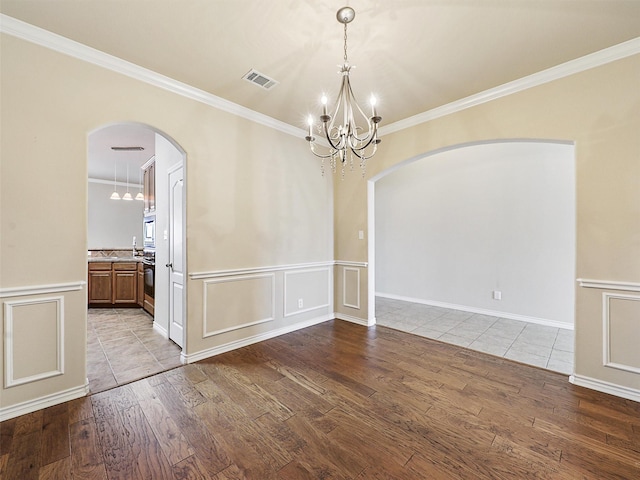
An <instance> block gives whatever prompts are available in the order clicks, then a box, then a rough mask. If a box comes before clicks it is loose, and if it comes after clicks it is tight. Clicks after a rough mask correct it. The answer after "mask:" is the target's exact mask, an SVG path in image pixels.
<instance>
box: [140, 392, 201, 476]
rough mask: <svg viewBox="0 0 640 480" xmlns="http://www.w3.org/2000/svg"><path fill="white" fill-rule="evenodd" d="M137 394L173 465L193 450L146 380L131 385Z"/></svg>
mask: <svg viewBox="0 0 640 480" xmlns="http://www.w3.org/2000/svg"><path fill="white" fill-rule="evenodd" d="M131 388H132V389H133V391H134V393H135V394H136V395H137V396H138V399H139V400H138V403H139V405H140V407H141V409H142V412H143V414H144V416H145V418H146V419H147V422H148V423H149V426H150V427H151V429H152V430H153V433H154V434H155V437H156V439H157V440H158V442H159V443H160V447H161V448H162V451H163V452H164V454H165V456H166V457H167V460H168V461H169V463H170V464H171V465H175V464H177V463H179V462H181V461H182V460H184V459H186V458H187V457H190V456H192V455H193V454H194V453H195V452H194V450H193V449H192V448H191V445H190V444H189V442H188V441H187V439H186V438H184V435H182V432H181V431H180V429H179V428H178V426H177V425H176V424H175V422H174V421H173V419H172V418H171V416H170V415H169V412H167V410H166V408H165V407H164V405H163V404H162V402H161V401H160V399H159V398H158V396H157V394H156V393H155V391H154V389H153V388H152V387H151V385H149V383H148V382H147V381H146V380H142V381H139V382H136V383H135V384H132V385H131Z"/></svg>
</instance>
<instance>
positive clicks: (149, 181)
mask: <svg viewBox="0 0 640 480" xmlns="http://www.w3.org/2000/svg"><path fill="white" fill-rule="evenodd" d="M141 168H142V178H143V182H142V183H143V189H144V212H145V213H150V212H155V210H156V160H155V157H152V158H151V160H149V161H148V162H147V163H145V164H144V165H143V166H142V167H141Z"/></svg>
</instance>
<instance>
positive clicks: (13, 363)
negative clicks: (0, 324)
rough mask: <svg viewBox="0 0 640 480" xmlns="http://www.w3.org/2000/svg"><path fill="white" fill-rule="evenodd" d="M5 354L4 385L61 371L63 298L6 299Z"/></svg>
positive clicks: (62, 369)
mask: <svg viewBox="0 0 640 480" xmlns="http://www.w3.org/2000/svg"><path fill="white" fill-rule="evenodd" d="M29 310H31V311H30V312H28V311H29ZM34 351H37V355H34ZM4 354H5V376H4V386H5V388H10V387H15V386H17V385H23V384H25V383H30V382H36V381H38V380H44V379H46V378H50V377H55V376H58V375H62V374H64V297H62V296H59V297H48V298H38V299H33V300H31V299H29V300H10V301H5V302H4Z"/></svg>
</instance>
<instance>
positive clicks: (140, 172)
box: [136, 168, 144, 202]
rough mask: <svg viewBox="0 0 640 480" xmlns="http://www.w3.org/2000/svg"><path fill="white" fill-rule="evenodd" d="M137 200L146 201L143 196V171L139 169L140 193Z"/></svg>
mask: <svg viewBox="0 0 640 480" xmlns="http://www.w3.org/2000/svg"><path fill="white" fill-rule="evenodd" d="M136 200H140V201H141V202H142V201H144V195H143V194H142V169H141V168H139V169H138V193H137V194H136Z"/></svg>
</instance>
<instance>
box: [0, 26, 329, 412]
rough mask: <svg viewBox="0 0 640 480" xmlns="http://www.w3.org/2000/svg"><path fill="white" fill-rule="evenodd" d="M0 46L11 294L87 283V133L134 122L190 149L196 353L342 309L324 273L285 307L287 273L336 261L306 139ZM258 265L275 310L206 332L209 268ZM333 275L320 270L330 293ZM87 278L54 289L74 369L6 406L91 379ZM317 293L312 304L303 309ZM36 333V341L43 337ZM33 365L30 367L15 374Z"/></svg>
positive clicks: (22, 388)
mask: <svg viewBox="0 0 640 480" xmlns="http://www.w3.org/2000/svg"><path fill="white" fill-rule="evenodd" d="M1 42H2V45H1V46H2V71H1V75H2V77H1V80H2V84H1V89H2V90H1V96H2V118H1V120H2V133H1V135H2V138H1V147H0V148H1V151H0V153H1V156H2V157H1V159H2V164H1V170H0V182H1V184H0V202H1V203H0V207H1V208H2V215H1V218H0V228H1V237H0V282H1V283H0V289H1V290H0V291H3V292H4V294H6V293H7V292H8V290H7V289H10V288H17V289H18V290H19V291H20V292H22V293H25V295H26V296H15V295H14V296H12V297H10V299H11V300H15V299H21V298H27V299H32V300H33V301H37V300H38V299H39V298H44V297H46V296H47V295H49V294H45V295H43V294H39V293H38V292H28V290H29V287H30V286H38V285H46V286H51V285H60V284H69V283H71V284H73V285H74V286H75V285H81V282H83V281H85V279H86V269H87V264H86V248H87V157H86V148H87V134H88V133H89V132H91V131H93V130H94V129H96V128H98V127H100V126H102V125H106V124H110V123H114V122H123V121H127V122H138V123H142V124H147V125H150V126H153V127H155V128H156V129H158V130H160V131H162V132H165V133H166V134H167V135H169V136H171V137H172V138H173V140H174V141H175V142H176V143H177V144H179V145H180V146H181V147H182V148H183V149H184V151H185V152H186V165H185V172H186V175H187V178H186V186H187V203H186V209H187V221H186V224H187V225H186V229H187V262H188V271H189V273H194V272H195V273H198V272H199V273H204V274H206V275H205V276H204V277H203V278H199V279H196V280H188V299H187V310H188V320H187V330H188V338H187V346H186V350H185V354H186V355H192V354H194V353H197V352H202V351H213V350H211V349H215V348H219V347H221V346H224V345H226V344H228V343H229V342H231V341H234V340H238V339H246V338H253V337H255V336H256V335H268V334H269V333H270V332H276V331H282V329H287V328H292V326H296V325H302V324H306V323H309V322H312V321H320V320H323V319H326V317H327V316H328V315H329V313H330V312H332V311H333V304H332V303H333V302H332V299H328V301H327V302H321V301H319V300H318V299H317V298H316V296H315V293H316V292H315V289H316V285H317V282H318V278H317V277H313V276H304V275H302V276H301V277H299V278H302V279H303V280H302V285H301V286H300V285H298V287H297V289H296V290H295V292H294V293H292V294H295V295H303V296H304V295H305V288H306V289H307V293H308V295H307V297H308V301H307V304H306V305H305V308H304V309H300V311H299V312H288V314H287V315H286V316H285V311H284V308H283V307H282V305H284V301H285V294H286V290H285V286H286V283H285V273H289V274H292V273H293V272H297V271H299V270H304V269H305V268H308V266H309V264H323V265H324V264H327V263H330V262H331V261H332V259H333V224H332V218H333V211H332V195H333V194H332V185H331V180H330V179H328V178H323V177H322V176H321V174H320V168H319V165H318V163H317V161H316V160H315V158H314V157H312V156H311V155H309V152H308V150H307V146H306V144H305V142H304V140H303V139H298V138H295V137H292V136H290V135H287V134H284V133H282V132H279V131H276V130H274V129H271V128H268V127H265V126H261V125H259V124H257V123H254V122H251V121H248V120H246V119H242V118H239V117H236V116H233V115H230V114H227V113H225V112H222V111H220V110H217V109H215V108H212V107H210V106H207V105H204V104H202V103H199V102H196V101H192V100H188V99H186V98H184V97H181V96H178V95H175V94H172V93H170V92H167V91H164V90H162V89H159V88H156V87H153V86H150V85H148V84H145V83H142V82H140V81H137V80H134V79H131V78H128V77H125V76H123V75H120V74H117V73H114V72H111V71H108V70H105V69H103V68H100V67H98V66H94V65H91V64H89V63H86V62H82V61H79V60H76V59H73V58H70V57H67V56H65V55H62V54H59V53H56V52H54V51H51V50H48V49H46V48H43V47H40V46H37V45H34V44H31V43H28V42H25V41H22V40H19V39H16V38H14V37H11V36H7V35H3V36H2V37H1ZM260 268H267V270H269V269H270V270H269V271H270V272H271V273H273V276H274V278H275V280H274V286H275V288H274V292H275V297H272V298H271V300H270V301H272V303H273V304H274V305H275V307H276V308H275V313H276V315H275V317H274V318H273V319H272V320H271V321H269V322H267V323H264V324H260V325H256V326H250V327H242V326H241V324H239V323H238V322H236V325H232V327H235V330H233V332H232V333H227V334H225V335H213V336H209V337H206V338H203V331H204V322H203V305H204V301H205V299H204V298H203V294H202V292H203V282H204V281H205V280H206V278H208V277H207V275H209V276H217V277H216V278H220V275H222V277H224V275H225V274H224V272H223V271H225V270H233V269H245V270H246V271H247V272H248V273H247V274H248V275H251V274H253V273H251V272H253V271H255V270H256V269H260ZM324 268H325V269H326V268H328V267H327V266H326V265H325V266H324ZM221 272H223V273H221ZM328 277H330V276H327V275H326V274H325V275H324V276H321V278H324V279H325V283H328V284H327V285H326V288H327V291H328V289H329V288H332V285H331V284H329V282H330V280H329V279H328ZM288 278H290V279H291V278H293V277H291V276H289V277H288ZM306 279H309V281H308V282H307V283H305V282H306ZM238 285H240V283H239V284H238ZM289 285H292V283H291V282H290V283H289ZM72 287H73V286H72ZM72 287H69V286H68V288H72ZM68 288H67V289H68ZM85 288H86V287H85V286H82V285H81V290H80V291H67V292H61V293H56V295H61V296H63V297H64V308H65V310H66V314H65V316H64V321H65V325H64V328H65V341H64V345H63V347H64V348H63V349H64V355H65V360H66V361H65V366H66V367H65V372H64V374H63V375H58V376H55V377H54V376H52V377H51V378H47V379H46V380H39V381H34V382H30V383H28V384H24V385H18V386H13V387H10V388H3V389H2V390H1V391H0V413H2V409H4V411H5V412H6V411H7V408H8V407H11V406H15V405H21V404H23V403H24V402H27V403H28V402H29V401H33V400H34V399H35V398H38V397H44V396H46V395H50V394H52V395H54V397H55V395H59V396H58V397H56V398H58V399H63V398H65V397H64V393H61V392H71V393H69V395H77V394H78V393H79V392H81V389H83V388H84V385H85V377H86V373H85V353H84V352H85V346H86V340H85V339H86V290H85ZM301 289H302V290H301ZM263 293H264V292H255V291H251V290H250V291H243V290H240V291H239V292H238V296H239V298H241V299H242V301H243V302H247V303H251V302H252V301H253V300H254V299H253V298H252V295H255V296H256V298H257V301H262V299H263V298H264V297H263ZM5 296H6V295H5ZM49 296H50V295H49ZM326 296H327V295H325V297H326ZM4 300H5V299H3V301H4ZM309 303H311V304H312V305H311V307H314V306H315V308H311V309H308V308H306V307H307V305H309ZM325 303H326V305H325ZM34 305H35V304H34ZM33 308H34V309H37V308H39V307H35V306H34V307H33ZM208 308H209V315H210V320H209V328H210V329H213V330H215V329H216V323H215V322H216V319H217V318H223V317H224V318H225V322H227V323H223V324H224V325H225V326H229V325H228V323H229V322H232V323H233V321H234V320H233V318H232V319H231V320H229V317H230V316H231V315H232V313H233V312H230V311H227V310H225V308H226V307H225V305H220V304H212V303H211V302H210V303H209V305H208ZM38 311H40V310H38ZM17 318H18V317H17ZM19 318H22V317H20V316H19ZM244 320H246V319H243V321H244ZM43 321H44V320H43ZM238 321H240V320H238ZM44 322H45V323H46V321H44ZM245 323H246V322H245ZM249 323H251V322H249ZM43 324H44V323H43ZM46 325H47V328H48V329H49V330H50V328H52V327H51V322H50V321H49V322H48V323H46ZM5 333H6V332H5ZM37 335H38V334H37V332H34V338H33V339H32V340H33V342H35V343H36V344H38V343H39V342H41V341H46V340H44V339H43V338H40V337H38V336H37ZM3 337H4V336H3ZM23 337H24V335H23ZM49 342H52V340H50V341H49ZM28 345H29V340H28V339H25V338H22V337H21V338H20V344H19V345H16V348H18V349H19V351H17V352H16V353H15V355H16V358H17V359H24V358H27V357H26V356H25V349H28V348H29V347H28ZM36 366H37V365H36ZM42 368H44V367H42ZM42 368H41V369H42ZM47 368H48V366H47ZM32 370H33V369H31V368H30V367H29V366H28V365H26V366H25V365H20V366H19V368H18V369H17V370H16V371H17V372H18V373H19V372H31V371H32Z"/></svg>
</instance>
